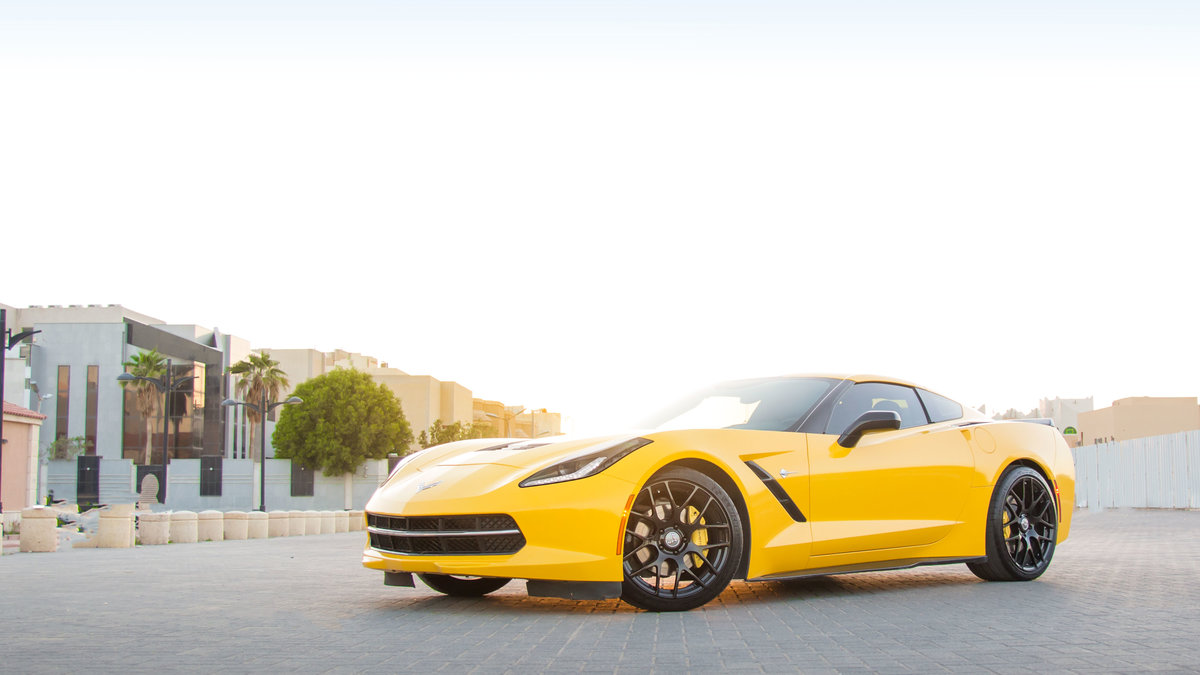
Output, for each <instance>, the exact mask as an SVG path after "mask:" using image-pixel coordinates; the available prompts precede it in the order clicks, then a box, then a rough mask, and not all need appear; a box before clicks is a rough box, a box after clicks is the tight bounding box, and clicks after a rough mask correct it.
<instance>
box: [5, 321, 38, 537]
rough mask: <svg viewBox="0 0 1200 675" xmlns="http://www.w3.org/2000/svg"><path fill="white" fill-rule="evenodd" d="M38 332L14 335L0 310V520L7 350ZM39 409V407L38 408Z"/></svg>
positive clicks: (30, 331) (23, 332)
mask: <svg viewBox="0 0 1200 675" xmlns="http://www.w3.org/2000/svg"><path fill="white" fill-rule="evenodd" d="M40 332H42V331H40V330H23V331H21V332H20V333H17V334H16V335H13V334H12V330H11V329H9V327H8V310H6V309H0V347H3V349H0V520H3V519H4V515H3V514H4V444H5V443H7V442H8V441H5V440H3V438H4V364H5V362H6V361H8V350H10V349H12V348H13V347H16V346H17V344H18V343H20V342H21V340H24V339H25V338H27V337H29V336H31V335H33V334H34V333H40ZM39 407H40V406H39Z"/></svg>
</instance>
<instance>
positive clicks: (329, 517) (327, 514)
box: [321, 511, 335, 534]
mask: <svg viewBox="0 0 1200 675" xmlns="http://www.w3.org/2000/svg"><path fill="white" fill-rule="evenodd" d="M334 527H335V525H334V520H333V511H322V512H321V534H333V530H334Z"/></svg>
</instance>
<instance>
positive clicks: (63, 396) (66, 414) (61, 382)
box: [54, 366, 71, 441]
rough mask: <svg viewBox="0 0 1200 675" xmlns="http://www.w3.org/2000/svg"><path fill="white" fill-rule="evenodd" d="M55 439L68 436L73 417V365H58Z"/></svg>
mask: <svg viewBox="0 0 1200 675" xmlns="http://www.w3.org/2000/svg"><path fill="white" fill-rule="evenodd" d="M54 410H55V413H54V415H55V419H54V440H56V441H57V440H58V439H60V438H66V437H67V421H68V420H69V419H70V418H71V366H59V367H58V400H57V401H56V405H55V408H54Z"/></svg>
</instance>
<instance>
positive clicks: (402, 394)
mask: <svg viewBox="0 0 1200 675" xmlns="http://www.w3.org/2000/svg"><path fill="white" fill-rule="evenodd" d="M262 351H263V352H268V353H270V355H271V358H272V359H275V360H276V361H278V362H279V367H280V369H282V370H283V371H284V372H285V373H287V376H288V381H289V382H290V383H291V385H292V387H293V388H294V387H296V386H297V385H299V384H301V383H302V382H305V381H306V380H310V379H312V378H314V377H317V376H318V375H324V374H325V373H327V372H330V371H332V370H334V369H336V368H354V369H355V370H361V371H362V372H364V373H366V374H368V375H370V376H371V379H373V380H374V381H375V382H377V383H378V384H382V385H384V386H386V387H387V388H388V389H390V390H392V393H393V394H395V395H396V398H397V399H399V401H400V407H401V408H402V409H403V410H404V417H405V419H407V420H408V424H409V426H410V427H411V428H412V433H413V436H414V437H416V436H419V435H420V434H421V432H422V431H425V430H426V429H428V428H429V427H431V426H433V423H434V422H435V421H437V420H441V421H442V423H443V424H453V423H455V422H461V423H462V424H470V423H471V421H472V419H473V415H472V405H471V390H470V389H467V388H466V387H464V386H462V385H461V384H458V383H457V382H442V381H441V380H438V379H437V378H434V377H430V376H428V375H409V374H408V373H406V372H404V371H403V370H400V369H399V368H389V367H388V364H386V363H382V364H381V363H380V362H379V360H378V359H376V358H375V357H373V356H364V355H362V354H357V353H354V352H347V351H344V350H341V349H338V350H335V351H332V352H321V351H317V350H315V349H263V350H262Z"/></svg>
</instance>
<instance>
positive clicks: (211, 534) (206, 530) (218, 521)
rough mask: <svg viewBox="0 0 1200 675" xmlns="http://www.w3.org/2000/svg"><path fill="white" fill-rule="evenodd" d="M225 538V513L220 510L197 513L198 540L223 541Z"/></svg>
mask: <svg viewBox="0 0 1200 675" xmlns="http://www.w3.org/2000/svg"><path fill="white" fill-rule="evenodd" d="M224 539H225V514H224V513H221V512H220V511H213V510H208V511H201V512H200V513H197V514H196V540H197V541H223V540H224Z"/></svg>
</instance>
